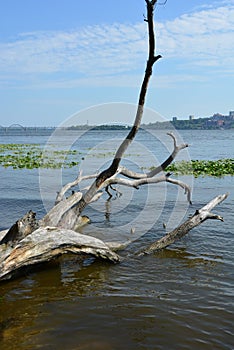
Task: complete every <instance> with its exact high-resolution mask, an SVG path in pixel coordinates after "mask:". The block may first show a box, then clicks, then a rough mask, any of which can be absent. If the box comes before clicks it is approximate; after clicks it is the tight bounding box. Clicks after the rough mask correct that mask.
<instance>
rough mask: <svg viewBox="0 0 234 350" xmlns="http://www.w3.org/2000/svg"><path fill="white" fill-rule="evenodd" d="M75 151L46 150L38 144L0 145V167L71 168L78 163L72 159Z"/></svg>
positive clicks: (75, 153)
mask: <svg viewBox="0 0 234 350" xmlns="http://www.w3.org/2000/svg"><path fill="white" fill-rule="evenodd" d="M77 153H78V152H77V151H76V150H68V151H65V150H59V151H58V150H54V151H53V150H52V149H51V150H46V151H43V149H42V148H41V146H40V145H38V144H0V165H1V166H3V167H5V168H7V167H12V168H13V169H35V168H52V169H56V168H61V167H64V168H71V167H73V166H76V165H77V164H78V162H77V161H76V160H73V159H72V156H74V155H77Z"/></svg>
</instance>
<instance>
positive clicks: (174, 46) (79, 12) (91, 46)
mask: <svg viewBox="0 0 234 350" xmlns="http://www.w3.org/2000/svg"><path fill="white" fill-rule="evenodd" d="M144 13H145V1H144V0H118V1H117V0H112V1H110V0H98V1H94V0H91V1H89V2H87V1H81V0H66V1H65V0H60V1H57V0H40V1H32V0H20V1H18V0H8V1H3V0H1V12H0V80H1V84H0V125H3V126H8V125H11V124H13V123H20V124H22V125H28V126H41V125H49V126H56V125H59V124H60V123H62V122H63V121H64V120H66V119H67V118H69V117H70V116H71V115H73V114H74V113H76V112H78V111H79V110H83V109H85V108H88V107H91V106H93V105H99V104H108V103H111V102H123V103H133V104H136V103H137V100H138V93H139V86H140V84H141V80H142V77H143V73H144V69H145V61H146V58H147V43H148V41H147V25H146V22H144V20H143V14H144ZM233 18H234V0H229V1H226V0H225V1H222V0H220V1H214V0H212V1H211V0H207V1H200V0H189V1H188V0H179V1H174V0H168V1H167V3H166V4H165V5H164V6H157V7H156V9H155V25H156V36H157V54H161V55H162V57H163V58H162V59H161V60H159V61H158V62H157V63H156V65H155V67H154V75H153V78H152V80H151V82H150V86H149V93H148V95H147V100H146V106H147V107H149V108H152V109H154V110H156V111H157V112H159V113H160V114H161V115H162V116H163V118H165V119H168V120H171V118H172V116H177V117H179V118H181V119H187V118H188V116H189V115H194V116H195V117H199V116H202V117H203V116H210V115H213V114H214V113H216V112H219V113H223V114H228V113H229V111H230V110H233V109H234V99H233V67H234V64H233V63H234V35H233ZM133 118H134V116H132V117H131V116H127V117H126V120H125V121H126V123H131V121H132V120H133ZM117 119H118V118H117ZM153 121H154V120H153V117H149V116H148V117H147V116H146V119H144V120H143V122H145V123H148V122H153ZM79 122H80V124H84V123H86V120H84V119H83V120H82V116H81V117H80V120H79ZM95 122H97V120H95V117H93V120H89V123H90V124H92V123H93V124H95ZM100 122H101V123H107V122H118V120H116V116H113V117H112V116H111V115H109V114H108V116H107V115H103V116H102V117H100V116H99V119H98V123H100ZM121 122H123V120H121Z"/></svg>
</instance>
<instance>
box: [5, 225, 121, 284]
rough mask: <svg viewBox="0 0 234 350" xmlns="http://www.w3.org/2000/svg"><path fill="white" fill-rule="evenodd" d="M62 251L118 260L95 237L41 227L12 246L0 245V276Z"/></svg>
mask: <svg viewBox="0 0 234 350" xmlns="http://www.w3.org/2000/svg"><path fill="white" fill-rule="evenodd" d="M66 253H74V254H89V255H93V256H95V257H96V258H101V259H105V260H108V261H110V262H113V263H117V262H119V256H118V255H117V254H116V253H115V252H113V251H112V250H111V249H110V248H109V247H108V246H107V245H106V244H105V243H104V242H103V241H101V240H99V239H97V238H94V237H90V236H86V235H82V234H80V233H77V232H75V231H72V230H66V229H60V228H57V227H43V228H39V229H37V230H36V231H34V232H33V233H32V234H30V235H28V236H27V237H26V238H24V239H23V240H21V241H20V242H18V244H17V245H16V246H14V247H11V245H6V244H3V245H1V246H0V279H6V278H10V277H11V276H12V275H13V274H15V272H17V271H18V270H19V269H20V268H22V267H26V266H32V265H35V264H38V263H42V262H46V261H50V260H52V259H54V258H56V257H58V256H59V255H62V254H66Z"/></svg>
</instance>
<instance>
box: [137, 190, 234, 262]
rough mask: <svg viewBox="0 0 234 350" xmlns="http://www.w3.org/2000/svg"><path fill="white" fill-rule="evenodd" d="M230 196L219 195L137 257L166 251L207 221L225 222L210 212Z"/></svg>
mask: <svg viewBox="0 0 234 350" xmlns="http://www.w3.org/2000/svg"><path fill="white" fill-rule="evenodd" d="M227 196H228V193H226V194H223V195H219V196H217V197H215V198H214V199H212V200H211V201H210V202H209V203H208V204H206V205H205V206H204V207H202V208H201V209H199V210H196V212H195V214H194V215H193V216H192V217H190V218H188V220H186V221H185V222H184V223H182V224H181V225H180V226H178V227H176V228H175V229H174V230H173V231H171V232H169V233H167V234H166V235H165V236H164V237H162V238H160V239H159V240H157V241H156V242H154V243H152V244H150V245H149V246H148V247H147V248H145V249H143V250H142V251H140V252H138V253H137V255H139V256H141V255H144V254H151V253H153V252H155V251H157V250H161V249H164V248H166V247H168V246H169V245H171V244H172V243H174V242H175V241H177V240H178V239H180V238H182V237H183V236H185V235H186V234H187V233H188V232H189V231H190V230H192V229H193V228H194V227H196V226H198V225H200V224H201V223H202V222H204V221H205V220H207V219H216V220H221V221H223V218H222V216H220V215H216V214H213V213H211V212H210V210H212V209H213V208H214V207H215V206H216V205H218V204H219V203H221V202H222V201H224V200H225V199H226V198H227Z"/></svg>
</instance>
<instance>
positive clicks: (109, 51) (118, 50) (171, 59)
mask: <svg viewBox="0 0 234 350" xmlns="http://www.w3.org/2000/svg"><path fill="white" fill-rule="evenodd" d="M221 4H222V5H220V3H219V7H217V5H216V6H215V7H209V8H203V9H200V10H199V11H196V12H194V13H190V14H185V15H183V16H180V17H178V18H176V19H174V20H172V21H167V22H165V23H157V47H158V52H159V53H160V54H162V55H163V57H165V58H167V59H168V61H167V62H168V64H175V65H176V67H179V68H180V69H181V66H182V65H183V67H184V69H186V67H187V68H188V67H190V69H191V66H192V67H193V68H194V69H195V70H196V72H197V73H196V74H199V71H198V68H199V67H200V68H203V69H208V68H210V69H217V70H218V71H219V72H221V71H225V70H226V71H229V72H230V71H231V70H232V68H233V57H234V52H233V51H234V35H233V18H234V4H233V2H232V1H231V2H227V3H225V5H223V4H224V2H222V3H221ZM147 43H148V39H147V26H146V23H145V22H143V23H136V24H133V25H131V26H130V25H124V24H119V23H115V24H113V25H95V26H88V27H86V28H84V29H83V30H72V31H68V32H32V33H24V34H21V35H20V36H19V37H18V40H16V41H15V42H9V43H1V44H0V52H1V55H0V74H1V76H2V78H3V79H4V78H5V80H6V79H7V80H8V81H10V80H12V81H13V80H15V79H18V80H19V81H20V79H24V80H27V79H28V77H29V76H31V75H33V76H35V77H37V79H39V80H40V81H41V83H43V81H44V80H45V78H46V79H48V77H50V74H51V79H52V80H54V79H55V80H56V79H58V80H57V83H58V85H59V81H61V76H63V75H66V74H69V77H70V79H71V81H72V83H71V85H74V84H75V83H77V84H80V83H81V82H83V83H84V85H87V84H89V83H90V84H94V85H96V84H98V83H101V85H103V84H104V85H108V86H116V85H120V84H121V83H125V84H127V85H129V86H132V85H133V84H134V82H135V81H137V82H138V79H135V76H136V75H138V74H140V73H139V71H140V72H143V70H144V62H145V60H146V58H147V57H146V56H147ZM56 74H57V76H56ZM202 74H203V73H202ZM184 76H186V73H185V75H184ZM190 78H191V76H190ZM190 78H189V79H190ZM66 79H67V78H66ZM195 79H199V78H198V77H195Z"/></svg>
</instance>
